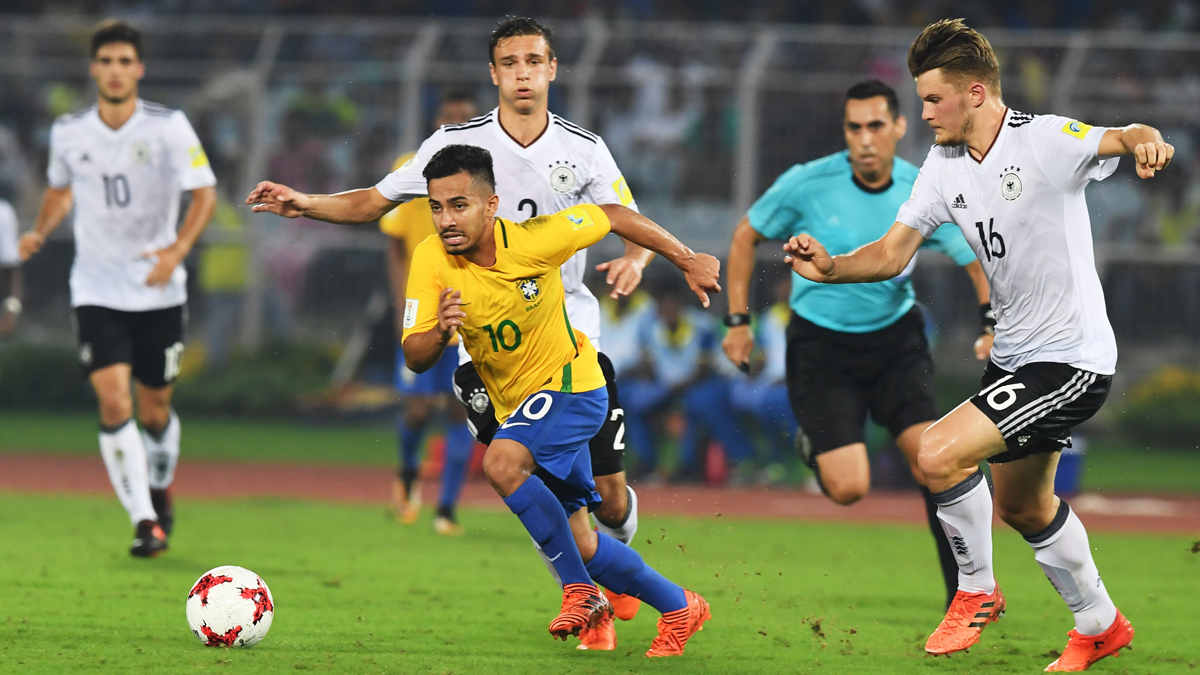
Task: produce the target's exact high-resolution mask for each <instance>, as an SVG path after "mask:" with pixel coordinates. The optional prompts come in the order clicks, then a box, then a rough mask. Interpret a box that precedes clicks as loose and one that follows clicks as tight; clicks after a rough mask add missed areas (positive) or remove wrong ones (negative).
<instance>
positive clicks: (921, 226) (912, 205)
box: [896, 145, 953, 239]
mask: <svg viewBox="0 0 1200 675" xmlns="http://www.w3.org/2000/svg"><path fill="white" fill-rule="evenodd" d="M940 152H941V150H940V149H939V148H938V147H937V146H936V145H935V146H933V147H932V148H930V149H929V154H928V155H927V156H926V157H925V163H924V164H922V165H921V171H920V172H919V173H918V174H917V180H916V181H914V182H913V187H912V194H911V195H910V196H909V198H908V201H906V202H904V204H902V205H901V206H900V212H899V213H897V214H896V222H899V223H904V224H905V225H907V226H909V227H911V228H913V229H914V230H916V231H918V232H920V233H921V236H923V237H925V238H926V239H928V238H930V237H931V236H933V233H934V232H935V231H936V230H937V229H938V228H939V227H941V226H942V223H949V222H952V221H953V219H952V218H951V217H950V207H949V206H947V204H946V200H944V199H942V190H941V185H940V184H939V176H938V173H939V172H938V161H939V158H938V153H940Z"/></svg>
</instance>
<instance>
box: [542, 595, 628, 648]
mask: <svg viewBox="0 0 1200 675" xmlns="http://www.w3.org/2000/svg"><path fill="white" fill-rule="evenodd" d="M612 613H613V609H612V605H611V604H609V602H608V599H607V598H605V597H604V596H603V595H602V594H601V593H600V590H599V589H597V588H596V587H595V586H593V585H591V584H567V585H566V586H563V601H562V609H561V610H560V611H559V613H558V616H556V617H554V620H553V621H551V622H550V634H551V635H553V636H554V637H556V638H560V639H562V640H566V639H567V636H568V635H579V631H581V630H583V629H585V628H595V627H596V626H597V625H598V624H599V623H601V622H602V621H604V620H605V619H609V620H611V619H612Z"/></svg>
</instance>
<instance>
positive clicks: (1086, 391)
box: [971, 361, 1112, 464]
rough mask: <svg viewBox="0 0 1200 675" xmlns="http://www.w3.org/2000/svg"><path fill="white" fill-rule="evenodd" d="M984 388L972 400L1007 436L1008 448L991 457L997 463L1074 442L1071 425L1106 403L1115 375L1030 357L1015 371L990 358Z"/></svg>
mask: <svg viewBox="0 0 1200 675" xmlns="http://www.w3.org/2000/svg"><path fill="white" fill-rule="evenodd" d="M981 386H982V389H981V390H980V391H979V393H978V394H975V395H974V396H972V397H971V403H972V404H973V405H974V406H975V407H976V408H979V409H980V410H981V411H982V412H983V414H984V415H987V416H988V419H990V420H991V421H992V422H994V423H995V424H996V428H998V429H999V430H1000V435H1001V436H1004V444H1005V445H1007V446H1008V450H1006V451H1004V452H1002V453H1000V454H998V455H995V456H993V457H989V458H988V461H989V462H991V463H993V464H995V463H1000V462H1011V461H1014V460H1017V459H1021V458H1022V457H1028V456H1029V455H1036V454H1039V453H1044V452H1057V451H1059V450H1062V449H1063V448H1066V447H1070V446H1071V428H1072V427H1075V426H1078V425H1079V424H1081V423H1082V422H1084V421H1086V420H1088V419H1089V418H1091V416H1092V415H1095V414H1096V411H1098V410H1100V406H1102V405H1104V400H1105V399H1107V398H1108V391H1109V389H1110V387H1111V386H1112V376H1111V375H1099V374H1097V373H1091V372H1088V371H1086V370H1080V369H1078V368H1076V367H1074V366H1068V365H1067V364H1065V363H1028V364H1025V365H1024V366H1021V367H1020V368H1018V369H1017V372H1015V373H1010V372H1008V371H1007V370H1004V369H1002V368H1001V367H1000V366H997V365H996V364H995V363H992V362H991V361H988V364H987V368H985V369H984V371H983V380H982V382H981Z"/></svg>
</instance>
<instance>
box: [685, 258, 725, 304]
mask: <svg viewBox="0 0 1200 675" xmlns="http://www.w3.org/2000/svg"><path fill="white" fill-rule="evenodd" d="M680 269H682V270H683V278H684V279H686V280H687V284H688V287H689V288H691V289H692V292H693V293H695V294H696V297H697V298H700V304H702V305H704V306H705V307H708V294H709V293H720V292H721V284H720V283H719V280H720V278H721V261H720V260H717V259H716V258H714V257H712V256H711V255H708V254H707V253H697V254H696V256H695V257H694V258H692V259H691V260H690V261H688V262H687V263H686V264H685V265H684V266H683V267H681V268H680Z"/></svg>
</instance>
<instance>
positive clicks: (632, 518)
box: [592, 485, 638, 546]
mask: <svg viewBox="0 0 1200 675" xmlns="http://www.w3.org/2000/svg"><path fill="white" fill-rule="evenodd" d="M625 490H626V491H627V492H628V493H629V512H628V513H627V514H626V516H625V522H623V523H621V524H620V525H618V526H617V527H609V526H607V525H605V524H604V523H602V522H600V519H599V518H597V517H596V516H595V515H593V516H592V520H593V521H595V523H596V530H597V531H599V532H603V533H604V534H607V535H608V536H610V537H612V538H613V539H616V540H617V541H619V542H621V543H622V544H625V545H626V546H631V545H632V544H633V537H634V535H636V534H637V526H638V501H637V493H636V492H634V491H633V488H631V487H629V486H628V485H626V486H625Z"/></svg>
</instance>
